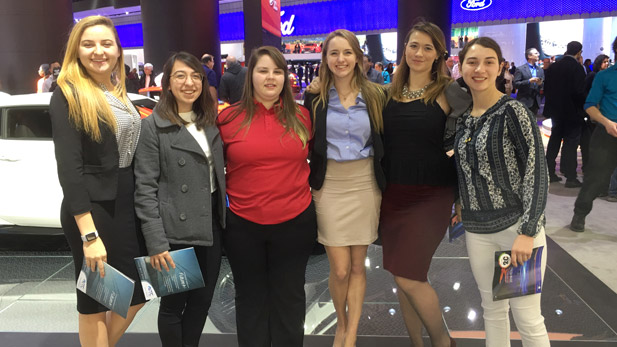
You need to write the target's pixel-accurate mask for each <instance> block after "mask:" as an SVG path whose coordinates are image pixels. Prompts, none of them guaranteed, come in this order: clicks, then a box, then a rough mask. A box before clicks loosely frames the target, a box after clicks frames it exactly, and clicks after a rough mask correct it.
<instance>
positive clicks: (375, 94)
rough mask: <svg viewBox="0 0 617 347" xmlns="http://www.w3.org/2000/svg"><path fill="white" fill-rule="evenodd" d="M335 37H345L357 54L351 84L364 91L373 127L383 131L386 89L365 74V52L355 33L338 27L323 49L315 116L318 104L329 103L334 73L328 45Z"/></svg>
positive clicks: (327, 39) (363, 96) (330, 35)
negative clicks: (331, 67)
mask: <svg viewBox="0 0 617 347" xmlns="http://www.w3.org/2000/svg"><path fill="white" fill-rule="evenodd" d="M335 37H342V38H344V39H345V40H346V41H347V42H348V43H349V45H350V46H351V49H352V51H353V52H354V54H355V55H356V66H355V67H354V71H353V77H352V79H351V86H352V88H354V89H357V90H359V91H360V93H362V98H363V99H364V100H365V101H366V106H367V108H368V114H369V118H370V119H371V122H372V123H373V128H374V129H375V130H376V131H377V132H379V133H381V132H382V131H383V117H382V112H383V108H384V106H385V101H386V95H385V92H384V89H383V88H382V87H381V86H379V85H378V84H376V83H373V82H371V81H369V80H368V78H367V77H366V75H365V74H364V70H363V69H362V63H363V59H364V53H363V52H362V49H361V48H360V42H359V41H358V38H357V37H356V35H354V33H352V32H351V31H348V30H345V29H338V30H335V31H333V32H331V33H330V34H329V35H328V37H326V40H325V41H324V47H323V50H322V51H321V66H320V67H319V81H320V86H319V97H318V98H317V101H316V102H315V103H314V104H313V117H315V115H316V114H317V112H316V110H317V106H318V105H320V104H321V105H322V107H325V105H326V104H327V102H328V91H329V90H330V88H331V87H332V84H333V83H334V75H333V74H332V71H330V68H329V67H328V47H329V45H330V41H332V39H334V38H335Z"/></svg>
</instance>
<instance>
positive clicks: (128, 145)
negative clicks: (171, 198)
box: [101, 85, 141, 168]
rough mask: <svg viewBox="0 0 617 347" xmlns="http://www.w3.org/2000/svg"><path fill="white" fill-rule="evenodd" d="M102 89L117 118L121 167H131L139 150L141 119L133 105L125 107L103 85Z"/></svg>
mask: <svg viewBox="0 0 617 347" xmlns="http://www.w3.org/2000/svg"><path fill="white" fill-rule="evenodd" d="M101 88H102V89H103V92H104V93H105V97H106V98H107V102H108V103H109V106H110V107H111V111H112V112H113V113H114V116H115V118H116V129H117V130H116V141H117V142H118V153H119V154H120V162H119V167H120V168H125V167H129V166H131V163H132V162H133V156H134V155H135V149H136V148H137V140H138V139H139V133H140V131H141V117H140V116H139V112H137V110H136V109H135V106H133V104H131V103H130V102H129V104H128V105H125V104H124V103H123V102H122V101H121V100H120V99H118V98H117V97H116V96H115V95H114V94H113V93H111V92H110V91H108V90H107V88H105V86H104V85H101ZM127 99H128V97H127Z"/></svg>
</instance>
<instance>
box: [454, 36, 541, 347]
mask: <svg viewBox="0 0 617 347" xmlns="http://www.w3.org/2000/svg"><path fill="white" fill-rule="evenodd" d="M502 58H503V57H502V54H501V48H500V47H499V45H498V44H497V43H496V42H495V41H494V40H493V39H491V38H488V37H479V38H476V39H473V40H471V41H470V42H469V43H468V44H467V45H466V46H465V48H464V49H463V50H461V52H460V53H459V61H460V63H461V73H462V75H463V79H464V80H465V83H466V84H467V86H468V88H469V90H470V91H471V96H472V99H473V103H472V107H471V108H469V109H468V111H467V112H465V113H464V114H463V115H462V116H461V117H460V118H459V119H458V123H457V129H456V139H455V143H454V150H455V158H456V165H457V171H458V187H459V192H460V204H457V206H456V211H457V218H458V219H459V220H462V222H463V225H464V227H465V231H466V232H465V237H466V244H467V254H468V255H469V262H470V264H471V270H472V272H473V276H474V278H475V280H476V283H477V284H478V290H479V291H480V296H481V299H482V308H483V309H484V327H485V330H486V346H487V347H508V346H510V334H511V332H510V317H509V315H508V311H509V310H510V308H512V315H513V317H514V321H515V322H516V327H517V329H518V332H519V333H520V335H521V339H522V340H523V346H534V347H548V346H550V342H549V338H548V333H547V331H546V326H545V325H544V317H543V316H542V312H541V308H540V300H541V294H532V295H526V296H520V297H515V298H511V299H504V300H497V301H495V300H493V272H494V267H495V252H497V251H505V250H511V256H512V264H513V266H521V265H522V264H523V263H524V262H525V261H527V260H529V259H530V258H531V255H532V251H533V248H535V247H540V246H544V250H543V252H542V257H541V272H542V276H544V274H545V270H546V253H547V249H546V236H545V232H544V224H545V216H544V209H545V208H546V201H547V196H548V185H549V182H548V170H547V167H546V160H545V158H544V147H543V144H542V139H541V135H540V131H539V129H538V126H537V124H536V118H535V114H534V113H533V112H531V111H530V110H529V109H528V108H527V107H525V106H524V105H523V104H522V103H521V102H519V101H516V100H513V99H512V98H511V97H509V96H508V95H504V94H502V93H501V92H499V90H497V88H496V85H495V81H496V79H497V76H498V75H499V70H500V66H501V65H500V63H499V62H500V61H501V59H502Z"/></svg>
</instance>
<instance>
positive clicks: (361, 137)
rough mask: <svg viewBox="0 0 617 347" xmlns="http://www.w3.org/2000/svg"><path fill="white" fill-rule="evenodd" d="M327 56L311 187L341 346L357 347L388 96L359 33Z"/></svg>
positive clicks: (334, 42) (314, 95)
mask: <svg viewBox="0 0 617 347" xmlns="http://www.w3.org/2000/svg"><path fill="white" fill-rule="evenodd" d="M321 54H322V55H321V59H322V60H321V71H320V72H319V88H317V90H316V91H314V92H311V91H309V92H307V93H305V105H306V107H307V108H308V109H309V110H310V112H311V114H312V117H313V122H314V127H315V139H314V146H313V149H312V151H311V157H310V166H311V175H310V178H309V182H310V184H311V188H312V193H313V198H314V200H315V206H316V209H317V225H318V229H319V230H318V234H319V237H318V241H319V242H320V243H321V244H323V245H324V246H325V248H326V253H327V254H328V260H329V261H330V275H329V278H328V287H329V289H330V295H331V296H332V302H333V303H334V309H335V311H336V318H337V326H336V333H335V336H334V344H333V346H334V347H341V346H345V347H353V346H355V344H356V339H357V333H358V324H359V321H360V316H361V313H362V304H363V302H364V294H365V291H366V268H365V265H364V263H365V259H366V252H367V249H368V245H370V244H371V243H373V242H374V241H375V240H376V239H377V226H378V224H379V207H380V204H381V192H382V190H383V188H384V186H385V176H384V172H383V169H382V167H381V158H382V157H383V144H382V142H381V135H380V133H381V132H382V129H383V124H382V118H381V117H382V110H383V107H384V104H385V94H384V91H383V89H382V87H380V86H379V85H377V84H375V83H371V82H370V81H369V80H368V79H367V78H366V74H365V72H364V71H365V70H364V69H363V67H362V65H363V57H364V56H363V53H362V49H361V48H360V43H359V42H358V39H357V38H356V36H355V35H354V34H353V33H352V32H350V31H347V30H342V29H341V30H335V31H333V32H331V33H330V34H329V35H328V36H327V37H326V40H325V42H324V50H323V51H322V53H321ZM373 71H374V70H373ZM380 77H381V75H380Z"/></svg>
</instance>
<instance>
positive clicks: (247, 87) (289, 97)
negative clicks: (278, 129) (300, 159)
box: [219, 46, 310, 146]
mask: <svg viewBox="0 0 617 347" xmlns="http://www.w3.org/2000/svg"><path fill="white" fill-rule="evenodd" d="M264 55H267V56H269V57H270V58H271V59H272V61H274V64H275V65H276V67H277V68H279V69H281V70H283V75H284V76H285V81H284V84H283V90H281V95H280V96H281V99H282V101H281V102H280V103H276V104H274V106H273V107H275V111H276V115H277V118H278V121H279V122H280V123H281V124H282V125H283V127H284V128H285V133H286V134H291V135H292V136H294V135H295V136H298V139H300V141H301V142H302V146H306V144H307V143H308V141H309V139H310V134H309V130H308V129H307V128H306V126H305V125H304V123H302V121H300V119H298V117H302V118H304V115H303V114H302V112H301V111H300V107H299V106H298V104H296V102H295V100H294V97H293V93H292V91H291V83H290V82H289V71H288V69H287V62H286V61H285V57H283V54H281V52H280V51H279V50H278V49H276V48H274V47H271V46H263V47H259V48H256V49H254V50H253V52H252V53H251V58H250V59H249V65H248V70H247V72H246V79H245V82H244V90H243V93H242V99H240V101H239V102H238V104H236V105H235V106H234V110H233V111H231V114H230V116H228V117H225V119H220V118H219V122H220V124H227V123H229V122H231V121H233V120H234V119H236V117H238V116H239V115H240V114H242V113H243V112H244V113H245V115H244V119H243V120H242V123H240V127H239V129H238V132H239V131H240V130H242V129H245V131H247V132H248V130H249V128H250V126H251V122H252V121H253V117H254V116H255V111H256V109H257V107H256V105H255V101H254V98H255V90H254V87H253V71H254V70H255V66H256V65H257V62H258V61H259V59H260V58H261V57H263V56H264ZM236 134H237V132H236Z"/></svg>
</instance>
